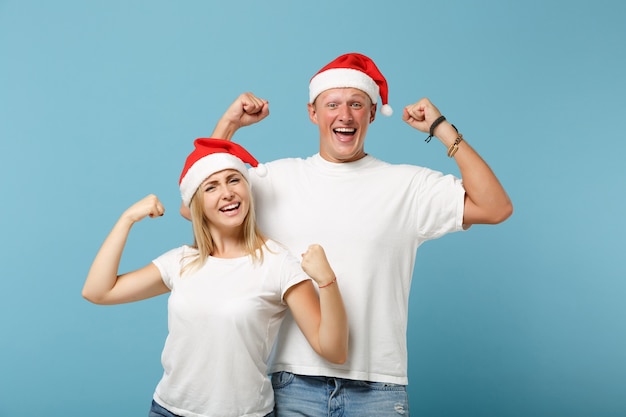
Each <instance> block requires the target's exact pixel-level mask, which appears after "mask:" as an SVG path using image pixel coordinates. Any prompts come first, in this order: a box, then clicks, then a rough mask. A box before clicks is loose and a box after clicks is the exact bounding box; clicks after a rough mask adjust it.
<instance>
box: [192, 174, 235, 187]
mask: <svg viewBox="0 0 626 417" xmlns="http://www.w3.org/2000/svg"><path fill="white" fill-rule="evenodd" d="M233 177H238V178H243V175H242V174H241V173H239V172H232V173H230V174H228V175H227V176H226V178H225V179H226V181H228V180H230V179H232V178H233ZM218 182H219V180H209V179H208V178H207V179H205V180H204V181H202V183H201V184H200V186H201V187H206V186H207V185H209V184H217V183H218Z"/></svg>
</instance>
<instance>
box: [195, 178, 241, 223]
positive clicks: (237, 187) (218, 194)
mask: <svg viewBox="0 0 626 417" xmlns="http://www.w3.org/2000/svg"><path fill="white" fill-rule="evenodd" d="M199 189H200V191H201V192H202V197H203V202H204V215H205V216H206V217H207V219H208V220H209V225H210V227H211V229H213V230H221V231H223V232H232V231H234V230H239V228H240V227H241V226H242V224H243V222H244V220H245V218H246V216H247V215H248V211H249V210H250V190H249V188H248V184H247V182H246V180H245V179H244V177H243V175H242V174H241V173H240V172H239V171H237V170H234V169H225V170H223V171H219V172H216V173H214V174H212V175H211V176H209V177H208V178H207V179H206V180H204V181H203V182H202V184H200V188H199Z"/></svg>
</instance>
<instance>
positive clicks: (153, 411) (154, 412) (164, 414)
mask: <svg viewBox="0 0 626 417" xmlns="http://www.w3.org/2000/svg"><path fill="white" fill-rule="evenodd" d="M148 417H180V416H179V415H177V414H173V413H170V412H169V410H167V409H165V408H163V407H161V406H160V405H159V404H157V402H156V401H154V400H152V406H151V407H150V414H148ZM265 417H274V412H273V411H272V412H271V413H269V414H268V415H266V416H265Z"/></svg>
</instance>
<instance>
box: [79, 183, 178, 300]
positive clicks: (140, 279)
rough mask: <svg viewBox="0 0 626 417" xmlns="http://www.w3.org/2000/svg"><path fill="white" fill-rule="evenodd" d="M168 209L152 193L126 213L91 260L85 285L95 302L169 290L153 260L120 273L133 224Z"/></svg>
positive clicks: (132, 298)
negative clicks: (132, 269)
mask: <svg viewBox="0 0 626 417" xmlns="http://www.w3.org/2000/svg"><path fill="white" fill-rule="evenodd" d="M164 211H165V210H164V208H163V205H162V204H161V202H160V201H159V199H158V198H157V197H156V196H154V195H149V196H147V197H145V198H143V199H142V200H140V201H138V202H137V203H135V204H133V205H132V206H131V207H129V208H128V209H127V210H126V211H125V212H124V213H123V214H122V216H121V217H120V218H119V220H118V221H117V223H115V226H113V229H112V230H111V232H110V233H109V235H108V236H107V238H106V239H105V241H104V243H103V244H102V246H101V247H100V250H99V251H98V253H97V254H96V257H95V259H94V261H93V263H92V264H91V268H90V270H89V274H88V275H87V279H86V280H85V285H84V286H83V292H82V294H83V297H85V298H86V299H87V300H89V301H91V302H92V303H95V304H121V303H128V302H132V301H139V300H143V299H146V298H150V297H154V296H157V295H160V294H164V293H166V292H168V291H169V288H167V286H166V285H165V284H164V283H163V280H162V279H161V273H160V272H159V270H158V268H157V267H156V266H155V265H154V264H152V263H150V264H148V265H146V266H145V267H143V268H141V269H138V270H136V271H133V272H129V273H127V274H123V275H118V269H119V265H120V260H121V258H122V253H123V251H124V246H126V241H127V239H128V234H129V232H130V229H131V228H132V226H133V224H135V223H136V222H138V221H140V220H142V219H143V218H145V217H148V216H149V217H157V216H162V215H163V213H164Z"/></svg>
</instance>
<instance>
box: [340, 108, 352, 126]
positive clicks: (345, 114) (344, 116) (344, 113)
mask: <svg viewBox="0 0 626 417" xmlns="http://www.w3.org/2000/svg"><path fill="white" fill-rule="evenodd" d="M339 120H341V121H342V122H351V121H352V120H354V118H353V117H352V109H351V108H350V106H346V105H343V106H341V108H340V111H339Z"/></svg>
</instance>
